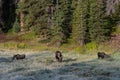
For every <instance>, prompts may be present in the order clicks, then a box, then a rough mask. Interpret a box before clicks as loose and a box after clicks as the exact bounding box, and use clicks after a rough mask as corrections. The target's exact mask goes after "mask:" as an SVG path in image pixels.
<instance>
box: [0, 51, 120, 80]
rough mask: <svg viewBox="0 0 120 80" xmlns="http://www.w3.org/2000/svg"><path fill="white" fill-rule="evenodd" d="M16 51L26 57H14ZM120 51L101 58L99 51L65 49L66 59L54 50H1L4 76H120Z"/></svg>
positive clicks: (37, 79) (88, 79) (38, 79)
mask: <svg viewBox="0 0 120 80" xmlns="http://www.w3.org/2000/svg"><path fill="white" fill-rule="evenodd" d="M16 53H19V54H26V55H27V57H26V59H24V60H18V61H17V60H14V61H13V60H12V56H13V55H14V54H16ZM119 56H120V53H119V52H117V53H114V54H112V55H111V57H112V59H105V60H101V59H100V60H98V59H97V55H96V53H90V54H77V53H75V52H63V62H62V63H59V62H57V61H56V60H55V58H54V51H36V52H35V51H22V50H2V49H1V50H0V80H120V67H119V66H120V58H119Z"/></svg>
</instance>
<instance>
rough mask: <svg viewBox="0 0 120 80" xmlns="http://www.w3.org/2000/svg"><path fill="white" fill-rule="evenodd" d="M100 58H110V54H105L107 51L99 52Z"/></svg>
mask: <svg viewBox="0 0 120 80" xmlns="http://www.w3.org/2000/svg"><path fill="white" fill-rule="evenodd" d="M97 55H98V59H100V58H101V59H104V58H110V56H109V55H108V54H105V52H98V54H97Z"/></svg>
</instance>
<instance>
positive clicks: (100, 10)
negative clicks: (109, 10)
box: [89, 0, 111, 42]
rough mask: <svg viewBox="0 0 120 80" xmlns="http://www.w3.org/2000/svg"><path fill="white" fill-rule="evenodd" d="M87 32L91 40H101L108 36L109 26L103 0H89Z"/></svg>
mask: <svg viewBox="0 0 120 80" xmlns="http://www.w3.org/2000/svg"><path fill="white" fill-rule="evenodd" d="M90 1H91V5H90V19H89V32H90V38H91V41H96V42H102V41H105V40H106V39H108V38H109V35H110V30H111V26H109V19H108V17H107V15H105V14H106V12H105V5H106V4H105V1H104V0H96V1H94V0H90Z"/></svg>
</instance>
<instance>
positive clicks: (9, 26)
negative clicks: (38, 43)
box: [0, 0, 120, 46]
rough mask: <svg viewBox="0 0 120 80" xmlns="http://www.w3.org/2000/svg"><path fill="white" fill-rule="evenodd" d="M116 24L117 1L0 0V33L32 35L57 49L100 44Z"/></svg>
mask: <svg viewBox="0 0 120 80" xmlns="http://www.w3.org/2000/svg"><path fill="white" fill-rule="evenodd" d="M118 24H120V0H0V32H1V33H8V32H10V31H14V32H16V33H20V32H28V31H32V32H35V34H36V35H39V37H40V38H41V40H43V41H45V42H47V43H51V44H55V45H56V46H60V45H61V44H63V43H72V44H77V45H81V46H82V45H84V44H86V43H88V42H97V43H100V42H104V41H106V40H108V39H109V38H110V35H111V34H112V32H113V31H114V30H115V29H116V25H118Z"/></svg>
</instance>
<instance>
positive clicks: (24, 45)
mask: <svg viewBox="0 0 120 80" xmlns="http://www.w3.org/2000/svg"><path fill="white" fill-rule="evenodd" d="M17 48H20V49H24V48H26V44H25V43H19V44H18V45H17Z"/></svg>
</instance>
